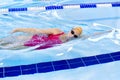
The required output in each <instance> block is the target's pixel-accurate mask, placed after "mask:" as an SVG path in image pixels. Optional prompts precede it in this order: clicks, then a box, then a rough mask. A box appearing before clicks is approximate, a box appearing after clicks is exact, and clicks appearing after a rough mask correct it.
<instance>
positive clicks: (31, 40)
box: [0, 27, 82, 49]
mask: <svg viewBox="0 0 120 80" xmlns="http://www.w3.org/2000/svg"><path fill="white" fill-rule="evenodd" d="M16 32H23V33H28V34H32V35H29V36H16V37H13V38H15V39H14V40H10V38H9V37H8V38H4V39H1V40H0V48H4V49H23V48H27V47H33V46H36V45H38V47H37V48H36V49H46V48H50V47H53V46H55V45H57V44H62V43H65V42H67V41H69V40H71V38H78V37H80V35H81V34H82V28H81V27H74V28H73V29H71V30H70V31H69V32H68V33H65V32H63V31H62V30H60V29H58V28H49V29H38V28H16V29H14V30H13V31H12V33H16ZM41 34H44V35H41ZM21 40H22V41H21ZM23 40H24V41H23Z"/></svg>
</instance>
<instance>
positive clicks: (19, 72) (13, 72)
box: [5, 71, 21, 77]
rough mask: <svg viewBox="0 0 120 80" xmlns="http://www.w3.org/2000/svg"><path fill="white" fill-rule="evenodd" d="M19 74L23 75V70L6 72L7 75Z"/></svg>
mask: <svg viewBox="0 0 120 80" xmlns="http://www.w3.org/2000/svg"><path fill="white" fill-rule="evenodd" d="M18 75H21V71H11V72H5V77H10V76H18Z"/></svg>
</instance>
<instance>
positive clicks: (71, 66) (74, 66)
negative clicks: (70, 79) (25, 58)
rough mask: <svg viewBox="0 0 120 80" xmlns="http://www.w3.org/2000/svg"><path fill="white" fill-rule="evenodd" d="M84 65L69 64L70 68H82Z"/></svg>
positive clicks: (80, 63)
mask: <svg viewBox="0 0 120 80" xmlns="http://www.w3.org/2000/svg"><path fill="white" fill-rule="evenodd" d="M84 66H85V65H84V64H83V63H82V62H77V63H70V68H78V67H84Z"/></svg>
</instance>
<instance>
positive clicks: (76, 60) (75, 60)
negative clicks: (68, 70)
mask: <svg viewBox="0 0 120 80" xmlns="http://www.w3.org/2000/svg"><path fill="white" fill-rule="evenodd" d="M67 61H68V63H77V62H79V63H82V60H81V58H75V59H69V60H67Z"/></svg>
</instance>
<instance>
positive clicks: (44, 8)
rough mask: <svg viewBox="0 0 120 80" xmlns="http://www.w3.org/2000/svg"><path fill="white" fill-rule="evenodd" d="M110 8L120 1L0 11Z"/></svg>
mask: <svg viewBox="0 0 120 80" xmlns="http://www.w3.org/2000/svg"><path fill="white" fill-rule="evenodd" d="M104 7H107V8H110V7H120V2H104V3H84V4H64V5H52V6H41V7H28V8H27V7H26V8H8V9H0V13H8V12H23V11H43V10H60V9H68V8H80V9H81V8H104Z"/></svg>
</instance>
